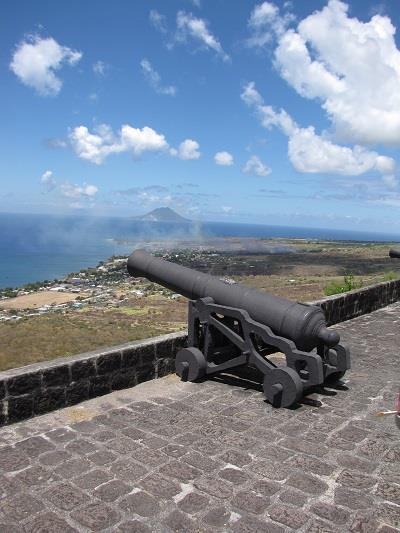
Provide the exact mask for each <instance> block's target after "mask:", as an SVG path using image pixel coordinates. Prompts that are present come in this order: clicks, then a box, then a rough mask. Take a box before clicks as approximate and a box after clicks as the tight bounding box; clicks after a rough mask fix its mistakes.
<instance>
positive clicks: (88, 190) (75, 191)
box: [60, 182, 99, 199]
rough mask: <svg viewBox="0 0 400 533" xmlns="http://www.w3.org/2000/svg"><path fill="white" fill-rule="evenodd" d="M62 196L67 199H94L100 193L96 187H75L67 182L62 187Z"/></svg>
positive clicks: (85, 185)
mask: <svg viewBox="0 0 400 533" xmlns="http://www.w3.org/2000/svg"><path fill="white" fill-rule="evenodd" d="M60 190H61V194H62V195H63V196H65V197H66V198H74V199H79V198H93V196H95V195H96V194H97V193H98V190H99V189H98V188H97V187H96V185H87V184H83V185H82V186H81V185H73V184H72V183H69V182H65V183H63V184H62V185H61V187H60Z"/></svg>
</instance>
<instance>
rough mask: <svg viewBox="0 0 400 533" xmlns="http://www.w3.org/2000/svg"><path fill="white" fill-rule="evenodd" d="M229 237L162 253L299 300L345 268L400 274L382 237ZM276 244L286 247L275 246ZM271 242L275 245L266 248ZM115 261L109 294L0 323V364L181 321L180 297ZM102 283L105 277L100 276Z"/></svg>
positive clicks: (154, 331)
mask: <svg viewBox="0 0 400 533" xmlns="http://www.w3.org/2000/svg"><path fill="white" fill-rule="evenodd" d="M232 241H233V240H232ZM234 241H235V242H234V243H233V244H234V246H233V247H231V248H234V249H227V248H229V246H228V247H227V246H225V249H224V250H222V251H218V250H215V249H212V250H208V251H207V250H204V249H203V250H202V251H198V250H193V249H192V250H188V249H187V248H184V249H183V248H182V249H179V250H177V251H176V253H175V252H174V253H172V251H170V252H166V253H165V254H164V255H165V256H166V258H167V259H169V260H173V261H175V262H177V263H180V264H184V265H186V266H190V267H192V268H195V269H197V270H201V271H203V272H209V273H212V274H214V275H216V276H219V277H228V278H233V279H235V280H236V281H240V282H242V283H244V284H247V285H249V286H252V287H257V288H259V289H261V290H266V291H268V292H271V293H273V294H276V295H279V296H285V297H288V298H291V299H294V300H298V301H312V300H316V299H318V298H322V297H324V296H325V295H326V294H327V293H328V292H329V290H330V289H329V287H330V288H331V289H332V288H333V290H334V291H336V292H339V290H342V289H341V287H343V290H345V288H346V287H344V285H345V284H344V277H345V276H346V277H347V280H349V279H350V280H351V283H352V284H353V286H355V287H357V286H361V285H362V286H366V285H370V284H373V283H377V282H380V281H386V280H390V279H395V278H398V277H400V260H393V259H390V258H389V257H388V255H387V254H388V249H389V247H390V245H388V244H378V243H371V244H364V243H352V242H327V241H325V242H322V241H320V242H317V241H305V240H289V239H285V240H273V241H261V240H260V241H257V243H255V241H254V239H252V240H251V246H249V241H248V240H246V239H241V240H240V243H239V244H238V242H237V239H235V240H234ZM226 243H228V244H229V240H228V239H227V240H225V244H226ZM231 244H232V243H231ZM282 247H283V248H284V249H285V253H281V251H280V250H281V248H282ZM249 248H250V250H249ZM271 249H272V250H278V253H270V252H271ZM120 269H121V270H120V277H118V275H117V274H118V273H117V272H115V271H113V272H112V280H113V281H112V285H110V287H111V288H112V295H113V299H112V300H110V301H109V302H104V301H103V302H101V303H99V304H91V305H86V306H84V307H82V308H81V309H71V308H70V309H67V310H59V311H57V312H52V313H46V314H43V315H41V316H28V317H24V318H21V319H20V320H18V321H9V322H3V323H0V370H5V369H8V368H13V367H17V366H22V365H25V364H29V363H32V362H36V361H42V360H46V359H52V358H54V357H59V356H65V355H72V354H76V353H79V352H85V351H89V350H93V349H96V348H100V347H104V346H111V345H115V344H120V343H123V342H128V341H132V340H138V339H142V338H146V337H151V336H154V335H159V334H162V333H169V332H173V331H179V330H182V329H185V327H186V308H187V303H186V301H185V299H184V298H176V297H175V296H173V295H172V294H171V293H170V292H169V291H166V290H165V289H163V288H161V287H159V286H157V285H155V284H151V283H149V282H147V281H145V280H142V281H139V282H136V283H135V284H134V280H132V279H127V278H126V274H125V264H124V262H122V263H121V265H120ZM116 280H117V281H116ZM118 280H120V281H118ZM101 283H102V284H103V285H104V284H106V283H107V281H104V278H102V280H101ZM133 288H135V289H140V290H141V291H142V292H143V296H141V297H138V296H135V295H133V294H132V289H133ZM347 288H348V287H347ZM57 297H60V298H68V297H72V298H74V297H75V295H72V294H66V293H55V292H52V291H43V292H40V293H35V294H32V295H27V296H19V297H17V298H9V299H6V300H1V301H0V307H3V308H4V307H5V306H8V308H9V309H11V308H12V309H16V308H17V306H19V307H20V306H21V301H22V300H21V298H25V300H24V301H23V305H24V306H25V305H26V306H27V307H29V305H33V302H35V305H43V304H45V303H50V302H51V301H54V300H55V298H57ZM27 304H28V305H27Z"/></svg>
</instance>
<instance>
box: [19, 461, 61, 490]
mask: <svg viewBox="0 0 400 533" xmlns="http://www.w3.org/2000/svg"><path fill="white" fill-rule="evenodd" d="M16 478H17V479H18V480H20V481H23V482H24V483H25V484H26V485H28V486H29V487H30V486H32V485H45V484H46V483H50V482H53V481H58V480H59V479H60V478H59V477H58V476H57V474H55V473H54V472H51V471H50V470H46V469H44V468H42V467H41V466H36V465H35V466H30V467H29V468H26V469H25V470H22V471H21V472H19V473H18V474H17V475H16Z"/></svg>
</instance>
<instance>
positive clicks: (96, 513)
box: [71, 503, 120, 531]
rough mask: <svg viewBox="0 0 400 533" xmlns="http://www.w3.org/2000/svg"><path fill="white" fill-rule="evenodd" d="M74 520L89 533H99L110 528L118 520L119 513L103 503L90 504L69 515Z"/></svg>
mask: <svg viewBox="0 0 400 533" xmlns="http://www.w3.org/2000/svg"><path fill="white" fill-rule="evenodd" d="M71 516H72V518H73V519H74V520H76V521H77V522H79V523H80V524H82V525H83V526H85V527H87V528H88V529H89V530H90V531H101V530H103V529H105V528H106V527H111V526H113V525H114V524H116V523H117V522H118V520H119V517H120V515H119V513H118V512H117V511H116V510H115V509H113V508H112V507H109V506H107V505H105V504H104V503H91V504H89V505H88V506H87V507H84V508H83V509H79V510H76V511H74V512H73V513H71Z"/></svg>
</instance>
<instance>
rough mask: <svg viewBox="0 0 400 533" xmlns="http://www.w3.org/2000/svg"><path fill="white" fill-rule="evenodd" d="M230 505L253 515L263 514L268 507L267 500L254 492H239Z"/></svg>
mask: <svg viewBox="0 0 400 533" xmlns="http://www.w3.org/2000/svg"><path fill="white" fill-rule="evenodd" d="M232 505H234V506H235V507H239V508H240V509H243V510H244V511H247V512H249V513H254V514H260V513H263V512H264V511H265V510H266V508H267V507H268V505H269V499H268V498H265V496H260V495H258V494H257V493H256V492H254V491H249V490H246V491H241V492H238V493H237V494H236V496H235V497H234V498H233V499H232Z"/></svg>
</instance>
